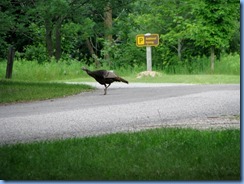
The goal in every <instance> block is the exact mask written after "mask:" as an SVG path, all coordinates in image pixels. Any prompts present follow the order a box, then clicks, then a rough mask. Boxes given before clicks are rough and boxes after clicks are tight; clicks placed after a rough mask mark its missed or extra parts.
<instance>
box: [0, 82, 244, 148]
mask: <svg viewBox="0 0 244 184" xmlns="http://www.w3.org/2000/svg"><path fill="white" fill-rule="evenodd" d="M87 84H90V85H93V86H95V87H97V88H98V89H96V90H94V91H93V92H85V93H81V94H78V95H75V96H70V97H65V98H59V99H53V100H45V101H37V102H30V103H18V104H11V105H1V106H0V127H1V128H0V144H11V143H17V142H31V141H39V140H49V139H64V138H70V137H84V136H93V135H100V134H105V133H115V132H127V131H138V130H141V129H147V128H155V127H175V126H176V127H178V126H179V127H192V128H216V127H220V128H221V127H222V128H223V127H227V128H228V127H234V128H239V127H240V120H239V118H238V117H239V115H240V85H235V84H233V85H189V84H136V83H135V84H133V83H132V84H128V85H127V84H124V83H113V84H112V85H111V87H109V88H108V91H107V95H103V86H101V85H99V84H97V83H87ZM236 115H237V118H235V116H236Z"/></svg>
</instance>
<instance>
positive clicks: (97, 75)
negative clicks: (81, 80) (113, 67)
mask: <svg viewBox="0 0 244 184" xmlns="http://www.w3.org/2000/svg"><path fill="white" fill-rule="evenodd" d="M81 69H82V70H84V71H86V73H87V74H88V75H90V76H91V77H93V78H94V79H95V80H96V81H97V82H98V83H100V84H101V85H104V86H105V89H104V95H106V94H107V89H108V87H109V86H110V85H111V84H112V83H113V82H114V81H117V82H124V83H127V84H128V83H129V82H128V81H127V80H125V79H123V78H121V77H119V76H117V75H116V74H115V73H113V72H111V71H107V70H95V71H90V70H88V69H86V68H85V67H83V68H81Z"/></svg>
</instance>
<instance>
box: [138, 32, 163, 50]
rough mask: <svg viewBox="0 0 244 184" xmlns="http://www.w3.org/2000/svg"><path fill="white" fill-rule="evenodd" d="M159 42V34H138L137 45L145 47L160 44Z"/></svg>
mask: <svg viewBox="0 0 244 184" xmlns="http://www.w3.org/2000/svg"><path fill="white" fill-rule="evenodd" d="M158 44H159V35H158V34H145V35H144V34H139V35H137V36H136V46H137V47H145V46H158Z"/></svg>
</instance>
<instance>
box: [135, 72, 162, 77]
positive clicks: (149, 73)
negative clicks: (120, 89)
mask: <svg viewBox="0 0 244 184" xmlns="http://www.w3.org/2000/svg"><path fill="white" fill-rule="evenodd" d="M156 76H159V77H160V76H162V74H161V73H159V72H155V71H143V72H140V73H138V74H137V76H136V78H137V79H140V78H142V77H156Z"/></svg>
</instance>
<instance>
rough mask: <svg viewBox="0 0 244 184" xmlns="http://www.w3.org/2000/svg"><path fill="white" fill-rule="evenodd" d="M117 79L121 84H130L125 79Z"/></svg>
mask: <svg viewBox="0 0 244 184" xmlns="http://www.w3.org/2000/svg"><path fill="white" fill-rule="evenodd" d="M116 78H117V79H118V81H120V82H124V83H127V84H129V82H128V81H127V80H125V79H123V78H121V77H116Z"/></svg>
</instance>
